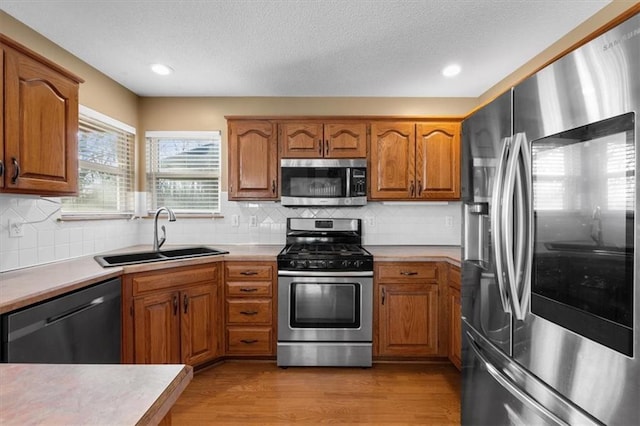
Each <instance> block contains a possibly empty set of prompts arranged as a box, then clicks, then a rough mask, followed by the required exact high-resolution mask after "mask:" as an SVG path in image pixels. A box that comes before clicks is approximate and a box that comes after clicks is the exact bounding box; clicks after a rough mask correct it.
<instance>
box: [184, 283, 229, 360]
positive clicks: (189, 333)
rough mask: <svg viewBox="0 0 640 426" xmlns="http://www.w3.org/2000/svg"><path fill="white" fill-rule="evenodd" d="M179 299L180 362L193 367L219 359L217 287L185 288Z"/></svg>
mask: <svg viewBox="0 0 640 426" xmlns="http://www.w3.org/2000/svg"><path fill="white" fill-rule="evenodd" d="M180 298H181V310H182V316H181V329H182V330H181V336H182V362H183V363H185V364H189V365H195V364H199V363H201V362H204V361H208V360H210V359H213V358H215V357H217V356H219V355H221V354H220V351H221V349H222V345H221V342H220V339H221V337H222V336H221V335H222V328H221V327H220V323H221V321H220V320H218V318H219V311H220V308H219V306H218V303H219V300H218V286H217V285H210V284H205V285H199V286H194V287H189V288H187V289H184V290H182V291H181V292H180Z"/></svg>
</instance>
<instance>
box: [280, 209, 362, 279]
mask: <svg viewBox="0 0 640 426" xmlns="http://www.w3.org/2000/svg"><path fill="white" fill-rule="evenodd" d="M327 220H331V221H333V223H332V225H333V226H332V227H331V228H325V227H318V224H317V223H316V221H315V220H313V219H301V218H299V219H288V220H287V245H286V246H285V247H284V249H282V251H281V252H280V254H279V255H278V270H281V271H327V272H328V271H332V272H341V271H342V272H352V271H373V256H372V255H371V253H369V252H368V251H366V250H365V249H364V248H362V246H361V240H362V235H361V228H360V221H359V220H357V219H327ZM292 221H293V222H292Z"/></svg>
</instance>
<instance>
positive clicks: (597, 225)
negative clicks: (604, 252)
mask: <svg viewBox="0 0 640 426" xmlns="http://www.w3.org/2000/svg"><path fill="white" fill-rule="evenodd" d="M591 239H592V240H593V241H595V242H596V245H598V246H601V245H602V214H601V212H600V206H596V207H595V208H594V209H593V214H592V215H591Z"/></svg>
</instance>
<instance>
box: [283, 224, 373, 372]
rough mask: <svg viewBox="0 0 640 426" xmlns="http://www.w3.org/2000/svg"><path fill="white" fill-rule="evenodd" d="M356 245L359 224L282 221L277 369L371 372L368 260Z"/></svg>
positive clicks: (370, 268)
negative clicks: (330, 368)
mask: <svg viewBox="0 0 640 426" xmlns="http://www.w3.org/2000/svg"><path fill="white" fill-rule="evenodd" d="M361 242H362V227H361V221H360V219H306V218H290V219H287V240H286V243H287V244H286V246H285V247H284V249H283V250H282V251H281V252H280V254H279V255H278V357H277V363H278V366H280V367H287V366H340V367H346V366H349V367H352V366H357V367H370V366H371V357H372V346H371V339H372V334H373V332H372V329H373V256H372V255H371V254H370V253H369V252H368V251H366V250H365V249H364V248H362V246H361Z"/></svg>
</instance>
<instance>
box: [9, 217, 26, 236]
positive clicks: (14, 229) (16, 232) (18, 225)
mask: <svg viewBox="0 0 640 426" xmlns="http://www.w3.org/2000/svg"><path fill="white" fill-rule="evenodd" d="M9 237H11V238H20V237H24V223H23V222H22V221H21V220H16V219H9Z"/></svg>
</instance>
